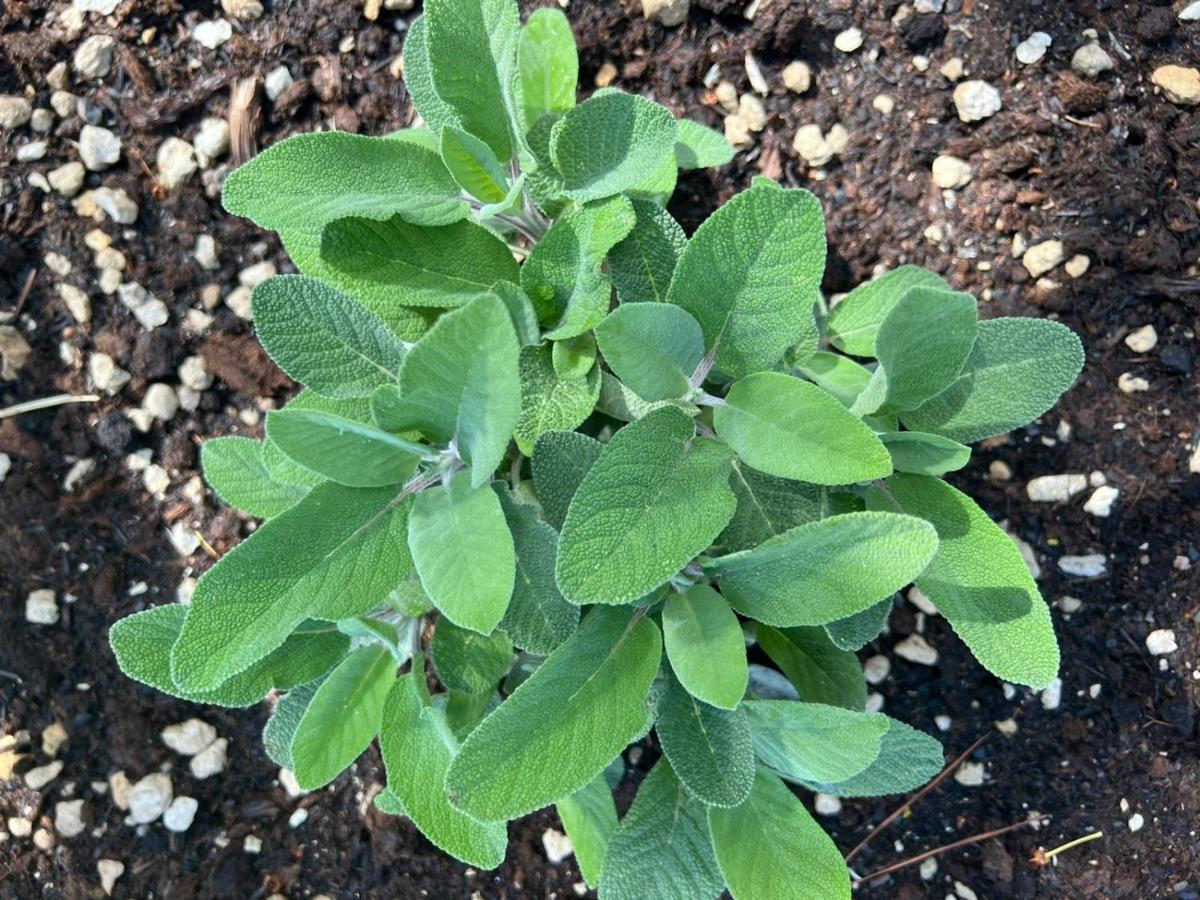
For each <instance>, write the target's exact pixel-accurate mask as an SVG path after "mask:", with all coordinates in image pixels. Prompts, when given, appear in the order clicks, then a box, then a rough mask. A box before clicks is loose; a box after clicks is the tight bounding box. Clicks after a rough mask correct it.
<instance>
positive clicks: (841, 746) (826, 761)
mask: <svg viewBox="0 0 1200 900" xmlns="http://www.w3.org/2000/svg"><path fill="white" fill-rule="evenodd" d="M743 708H744V709H745V711H746V715H747V717H748V718H749V721H750V732H751V734H752V735H753V740H754V752H755V754H756V755H757V756H758V758H759V759H760V760H762V762H763V763H764V764H765V765H767V766H769V767H770V768H771V769H773V770H774V771H775V772H777V773H778V774H779V775H781V776H783V777H784V778H787V779H788V780H790V781H817V782H822V783H825V782H830V783H832V782H838V781H845V780H846V779H847V778H850V777H852V776H854V775H857V774H858V773H859V772H862V771H865V770H866V768H867V766H869V765H871V763H873V762H874V761H875V759H876V757H878V756H879V748H880V745H881V742H882V740H883V735H884V734H885V733H886V732H887V730H888V718H887V716H884V715H881V714H879V713H868V712H861V711H854V710H849V709H843V708H842V707H840V706H827V705H824V704H821V703H803V702H800V701H797V700H748V701H746V703H745V704H743Z"/></svg>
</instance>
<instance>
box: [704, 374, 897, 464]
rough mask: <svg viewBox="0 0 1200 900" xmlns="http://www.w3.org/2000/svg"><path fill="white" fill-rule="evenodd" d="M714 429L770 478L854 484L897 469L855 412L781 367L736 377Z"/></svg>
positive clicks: (719, 408) (744, 459)
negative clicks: (778, 369)
mask: <svg viewBox="0 0 1200 900" xmlns="http://www.w3.org/2000/svg"><path fill="white" fill-rule="evenodd" d="M713 428H714V429H715V430H716V432H717V436H718V437H720V438H721V440H723V441H725V443H727V444H728V445H729V446H730V447H732V448H733V449H734V450H735V451H736V452H737V454H738V456H740V457H741V458H742V460H743V461H745V463H746V464H747V465H749V466H752V467H753V468H755V469H758V470H760V471H762V472H766V473H767V474H768V475H777V476H779V477H781V478H794V479H796V480H798V481H808V482H812V483H813V484H850V483H852V482H857V481H870V480H872V479H875V478H883V477H885V476H886V475H889V474H891V471H892V463H891V457H889V456H888V452H887V448H885V447H884V446H883V444H882V443H881V442H880V440H879V438H878V437H876V436H875V434H874V432H872V431H871V429H870V428H868V427H867V426H866V425H864V424H863V423H862V422H861V421H860V420H859V419H858V417H857V416H855V415H854V414H853V413H851V412H850V411H849V410H847V409H846V408H845V407H844V406H842V405H841V404H840V403H838V402H837V400H835V399H834V398H833V397H831V396H829V395H828V394H826V393H825V392H824V391H823V390H821V389H820V388H819V387H817V386H816V385H815V384H811V383H809V382H807V381H801V380H800V379H799V378H793V377H792V376H791V375H785V374H783V373H782V372H759V373H758V374H756V375H750V376H749V377H747V378H743V379H742V380H741V381H738V382H735V383H734V385H733V387H732V388H730V389H729V393H728V394H727V395H726V397H725V402H724V403H723V404H721V405H720V406H718V407H717V408H716V409H715V410H714V411H713Z"/></svg>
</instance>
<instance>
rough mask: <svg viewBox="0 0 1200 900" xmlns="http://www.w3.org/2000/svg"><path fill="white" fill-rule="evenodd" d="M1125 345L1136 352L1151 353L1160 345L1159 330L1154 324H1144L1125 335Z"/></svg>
mask: <svg viewBox="0 0 1200 900" xmlns="http://www.w3.org/2000/svg"><path fill="white" fill-rule="evenodd" d="M1125 346H1126V347H1128V348H1129V349H1130V350H1132V351H1133V352H1134V353H1149V352H1150V351H1151V350H1153V349H1154V348H1155V347H1157V346H1158V332H1157V331H1155V330H1154V326H1153V325H1143V326H1142V327H1141V328H1139V329H1138V330H1137V331H1131V332H1130V333H1129V334H1127V335H1125Z"/></svg>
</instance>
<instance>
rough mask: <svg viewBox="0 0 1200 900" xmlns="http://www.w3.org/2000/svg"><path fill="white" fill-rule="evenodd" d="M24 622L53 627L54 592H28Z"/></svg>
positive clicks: (55, 610) (46, 590)
mask: <svg viewBox="0 0 1200 900" xmlns="http://www.w3.org/2000/svg"><path fill="white" fill-rule="evenodd" d="M25 621H26V622H31V623H32V624H34V625H53V624H55V623H56V622H57V621H58V601H57V600H56V599H55V596H54V591H52V590H50V589H49V588H41V589H39V590H36V591H30V593H29V596H28V597H26V598H25ZM61 765H62V764H61V763H59V766H61Z"/></svg>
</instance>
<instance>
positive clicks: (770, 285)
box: [667, 183, 825, 378]
mask: <svg viewBox="0 0 1200 900" xmlns="http://www.w3.org/2000/svg"><path fill="white" fill-rule="evenodd" d="M824 271H825V225H824V220H823V217H822V215H821V204H820V203H819V202H818V201H817V199H816V197H814V196H813V195H812V194H810V193H809V192H808V191H803V190H784V189H783V188H780V187H778V186H772V185H769V184H763V183H756V184H755V186H754V187H752V188H750V190H748V191H743V192H742V193H740V194H738V195H737V196H735V197H734V198H733V199H732V200H730V201H729V202H728V203H726V204H725V205H724V206H722V207H721V208H720V209H718V210H717V211H716V212H714V213H713V214H712V215H711V216H709V217H708V219H707V220H705V222H704V223H703V224H702V225H701V226H700V227H699V228H698V229H696V233H695V234H694V235H692V238H691V240H690V241H688V245H687V248H686V249H685V250H684V251H683V254H682V255H681V256H680V258H679V264H678V265H677V266H676V267H675V275H674V277H673V278H672V280H671V287H670V289H669V290H668V292H667V300H668V301H669V302H671V303H675V304H677V305H679V306H682V307H683V308H684V309H686V310H687V311H688V312H690V313H691V314H692V315H693V316H695V318H696V321H697V322H699V323H700V327H701V328H702V329H703V330H704V341H705V345H706V346H707V347H708V348H710V349H711V348H712V347H714V346H715V347H716V348H717V357H716V366H717V368H718V369H719V370H720V371H722V372H724V373H725V374H727V375H729V376H731V377H733V378H741V377H743V376H746V375H749V374H751V373H753V372H759V371H762V370H764V369H773V368H775V366H776V365H777V364H778V363H779V361H780V360H781V359H782V358H783V355H784V353H785V352H786V351H787V350H788V349H789V348H792V347H795V346H802V347H806V348H809V349H816V341H817V326H816V320H815V319H814V317H813V306H814V304H815V303H816V300H817V294H818V291H819V289H820V285H821V276H822V274H823V273H824Z"/></svg>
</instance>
